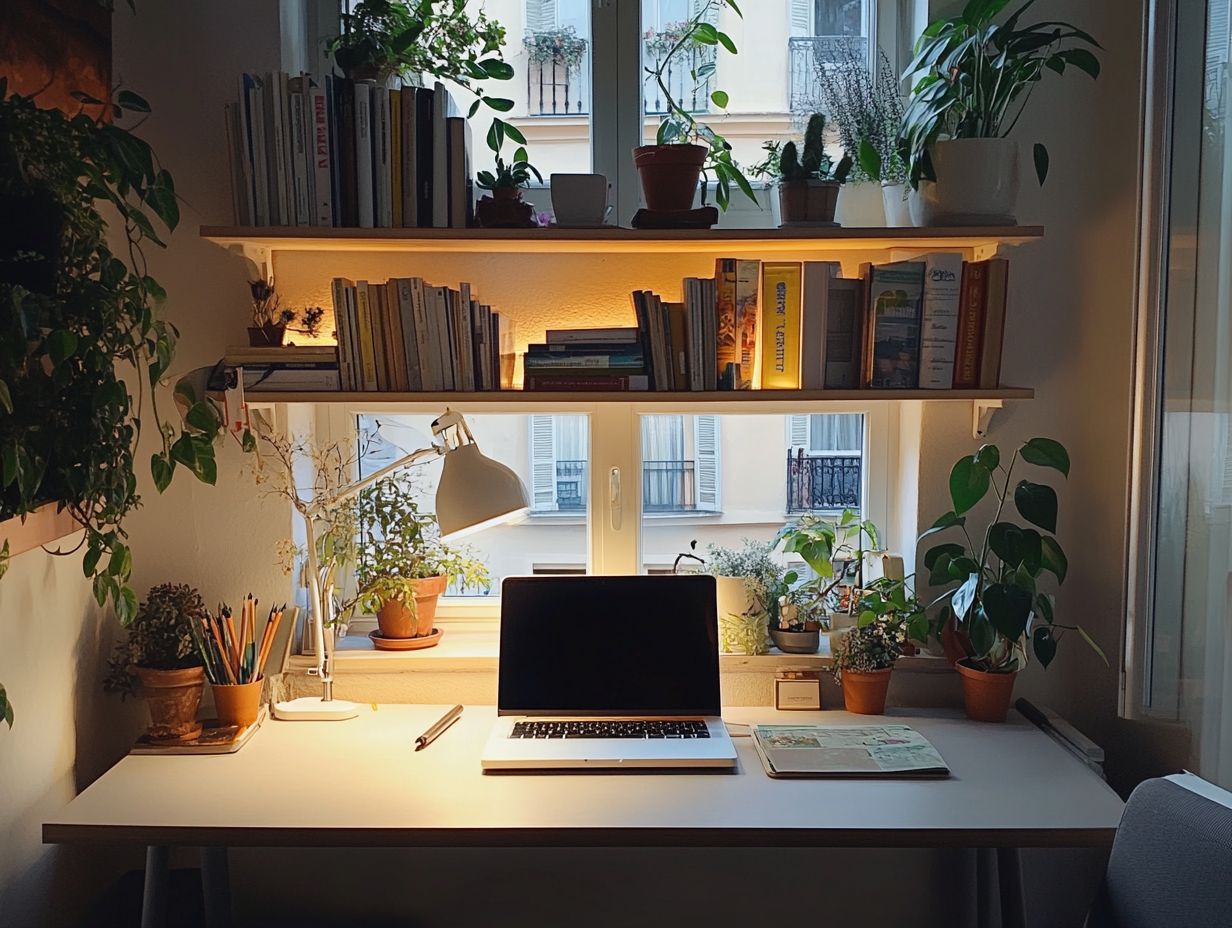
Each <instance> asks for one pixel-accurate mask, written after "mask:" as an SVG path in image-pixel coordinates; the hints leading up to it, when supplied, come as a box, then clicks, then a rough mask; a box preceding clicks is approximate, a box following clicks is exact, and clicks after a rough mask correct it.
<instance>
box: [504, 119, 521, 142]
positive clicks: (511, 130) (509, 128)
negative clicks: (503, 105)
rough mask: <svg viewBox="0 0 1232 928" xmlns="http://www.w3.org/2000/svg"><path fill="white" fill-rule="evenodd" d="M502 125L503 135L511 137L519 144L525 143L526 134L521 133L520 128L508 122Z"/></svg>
mask: <svg viewBox="0 0 1232 928" xmlns="http://www.w3.org/2000/svg"><path fill="white" fill-rule="evenodd" d="M504 127H505V136H506V137H507V138H510V139H513V141H515V142H517V143H518V144H519V145H525V144H526V136H525V135H523V134H522V130H521V129H519V128H518V127H517V126H515V125H514V124H513V123H509V122H507V123H504Z"/></svg>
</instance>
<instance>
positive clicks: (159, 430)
mask: <svg viewBox="0 0 1232 928" xmlns="http://www.w3.org/2000/svg"><path fill="white" fill-rule="evenodd" d="M76 98H77V100H78V101H79V102H80V104H81V105H80V108H79V110H78V111H77V112H75V113H73V114H71V115H70V114H66V113H63V112H60V111H59V110H54V109H42V108H40V107H39V106H38V105H37V103H36V101H35V100H34V99H33V98H32V97H28V96H22V95H20V94H10V93H9V92H8V84H7V81H5V80H4V79H2V78H0V204H2V205H3V206H2V208H3V210H4V211H5V214H6V215H11V216H20V217H21V221H20V222H8V223H6V228H5V230H4V233H3V235H4V247H3V248H0V306H3V307H4V310H3V311H0V329H2V331H0V384H2V386H0V521H4V520H6V519H10V518H23V519H24V518H25V517H26V516H27V515H28V514H30V513H32V512H33V511H34V510H36V509H38V508H39V507H40V506H43V505H46V504H53V505H55V506H57V507H58V508H59V509H60V510H63V511H67V512H68V513H69V514H70V515H71V516H72V518H73V519H74V520H76V522H77V523H78V524H79V525H81V526H82V527H83V528H84V531H85V535H84V541H83V543H82V544H81V545H79V546H77V547H74V548H73V549H72V552H65V553H76V552H78V551H81V552H83V553H82V567H83V569H84V572H85V575H86V577H87V579H89V580H91V581H92V583H93V591H94V595H95V598H96V599H97V601H98V603H99V605H100V606H101V605H103V604H105V603H107V602H108V601H110V602H111V603H112V604H113V605H114V607H115V612H116V615H117V616H118V618H119V619H120V621H121V622H123V623H124V624H127V623H129V622H130V621H132V619H133V617H134V616H135V615H136V613H137V596H136V594H135V593H134V591H133V590H132V589H131V588H130V586H129V577H130V576H131V572H132V553H131V551H130V549H129V547H128V544H127V540H126V535H125V522H126V519H127V517H128V515H129V513H131V512H132V510H133V509H134V508H136V506H137V505H138V504H139V502H140V499H141V498H140V496H139V494H138V486H137V476H136V461H137V460H138V458H139V455H138V453H137V448H138V444H139V442H140V441H141V437H142V426H143V425H144V426H145V429H146V431H147V432H149V433H150V435H151V436H152V437H153V439H154V442H153V448H152V449H149V448H147V450H146V452H145V453H146V454H147V455H149V457H148V458H146V459H147V460H150V469H151V474H152V476H153V479H154V486H155V488H156V489H157V490H158V491H159V492H160V493H161V492H162V491H163V490H165V489H166V488H167V486H168V485H169V484H170V482H171V479H172V474H173V473H174V471H175V468H176V466H177V465H183V466H184V467H185V468H186V469H188V470H190V471H192V472H193V474H194V475H195V476H196V477H197V478H198V479H199V480H201V481H203V482H205V483H210V484H212V483H214V481H215V479H216V477H217V466H216V463H215V457H214V447H213V441H214V438H215V437H216V436H217V434H218V433H219V430H220V428H221V424H222V423H221V419H220V417H219V416H218V414H217V411H216V410H215V408H214V407H213V406H212V405H210V404H209V403H208V402H205V401H200V402H199V401H197V399H196V397H194V396H192V395H190V394H189V392H181V393H180V394H179V396H177V399H178V400H183V401H184V402H185V403H186V406H185V409H186V415H185V421H184V424H183V425H182V426H181V427H179V428H176V427H173V426H172V425H171V423H169V422H167V421H165V420H164V419H163V417H162V414H161V411H160V400H164V401H165V396H166V390H165V388H164V387H163V378H164V377H165V375H166V373H167V370H168V368H169V367H170V366H171V364H172V362H173V360H174V358H175V349H176V340H177V337H178V333H177V332H176V330H175V327H174V326H172V325H170V324H169V323H167V322H166V321H164V320H163V319H161V318H160V314H159V309H158V307H159V304H161V303H162V301H163V300H164V298H165V296H166V294H165V292H164V291H163V288H162V287H161V286H159V284H158V281H157V280H155V279H154V278H153V277H152V276H151V274H150V272H149V269H148V267H147V256H146V254H145V249H146V247H147V246H148V244H149V243H153V244H154V245H157V246H158V247H162V246H163V239H162V237H161V236H162V235H165V234H166V233H165V232H163V231H162V229H163V227H165V228H166V229H167V230H172V229H174V228H175V226H176V225H177V224H178V222H179V203H178V199H177V196H176V192H175V185H174V183H173V181H172V178H171V175H170V174H169V173H168V172H167V171H166V170H165V169H164V168H162V166H161V165H160V164H159V162H158V160H157V158H156V157H155V155H154V153H153V151H152V150H151V149H150V146H149V145H148V144H147V143H146V142H144V141H143V140H142V139H140V138H139V137H137V136H135V135H133V134H132V133H131V132H129V131H128V130H126V129H125V128H124V123H125V122H126V120H127V119H128V118H129V116H130V115H131V114H133V113H145V112H148V111H149V105H148V104H147V103H146V102H145V100H143V99H142V98H141V97H140V96H138V95H137V94H135V93H133V92H132V91H128V90H120V91H118V92H117V93H116V95H115V99H114V100H113V101H106V102H104V101H101V100H96V99H94V98H92V97H89V96H87V95H85V94H80V93H79V94H77V95H76ZM103 112H106V114H107V118H106V119H104V118H103V117H102V115H101V114H102V113H103ZM103 204H105V205H103ZM129 369H131V371H132V375H130V372H129ZM134 375H135V376H134ZM139 382H140V383H145V384H148V385H152V389H144V390H142V389H137V388H136V386H134V385H135V384H137V383H139ZM130 389H131V390H132V392H131V393H130ZM143 447H144V445H143ZM151 450H153V453H152V454H151V453H150V451H151ZM147 503H148V499H147ZM10 710H11V704H10V703H9V702H8V700H7V698H6V700H5V704H4V716H5V717H6V718H7V717H10Z"/></svg>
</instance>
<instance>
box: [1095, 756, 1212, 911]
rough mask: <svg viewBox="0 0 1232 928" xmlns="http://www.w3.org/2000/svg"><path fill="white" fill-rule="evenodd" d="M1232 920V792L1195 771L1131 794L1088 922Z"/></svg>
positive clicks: (1143, 785) (1147, 783)
mask: <svg viewBox="0 0 1232 928" xmlns="http://www.w3.org/2000/svg"><path fill="white" fill-rule="evenodd" d="M1174 925H1175V926H1177V928H1228V926H1229V925H1232V793H1228V792H1226V791H1225V790H1222V789H1219V788H1218V787H1216V786H1212V785H1211V784H1209V783H1207V782H1206V781H1205V780H1202V779H1200V778H1198V777H1196V776H1193V775H1192V774H1180V775H1177V776H1172V777H1165V778H1163V779H1159V780H1147V781H1145V782H1144V783H1141V784H1139V785H1138V788H1137V789H1135V790H1134V791H1133V794H1132V795H1130V797H1129V802H1128V803H1127V804H1126V806H1125V813H1124V815H1123V816H1122V818H1121V825H1120V827H1119V828H1118V829H1117V835H1116V840H1115V841H1114V842H1113V844H1112V856H1111V857H1110V858H1109V860H1108V870H1107V872H1106V873H1105V875H1104V882H1103V885H1102V886H1101V887H1100V891H1099V896H1098V897H1097V898H1096V900H1095V905H1094V907H1093V908H1092V910H1091V913H1090V915H1089V916H1088V918H1087V928H1171V926H1174Z"/></svg>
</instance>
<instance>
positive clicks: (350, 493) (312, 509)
mask: <svg viewBox="0 0 1232 928" xmlns="http://www.w3.org/2000/svg"><path fill="white" fill-rule="evenodd" d="M446 451H448V449H447V448H443V447H441V446H440V445H429V446H428V447H426V448H420V449H419V450H418V451H412V452H411V453H410V454H408V455H405V456H404V457H400V458H398V460H396V461H394V462H393V463H392V464H387V465H386V466H385V467H382V468H381V469H380V470H378V471H377V472H376V473H374V474H369V475H368V476H367V477H365V478H364V479H363V480H360V481H357V482H356V483H353V484H351V485H350V486H349V487H346V488H345V489H343V490H340V491H339V492H338V493H337V494H336V495H335V496H334V497H333V498H332V499H331V500H330V504H331V505H337V504H338V503H345V502H346V501H347V500H349V499H351V498H352V497H354V496H357V495H358V494H360V493H362V492H363V491H364V490H366V489H368V487H370V486H372V485H373V484H374V483H377V482H379V481H381V480H384V479H385V478H386V477H388V476H389V475H390V474H392V473H394V472H395V471H399V470H401V469H402V468H404V467H409V466H411V465H412V464H418V463H419V462H420V461H425V460H427V459H428V458H438V457H442V456H443V455H444V454H445V453H446ZM324 508H325V507H324V506H322V505H321V504H320V503H311V504H309V506H308V515H309V516H312V515H316V514H317V513H319V512H321V511H322V510H323V509H324Z"/></svg>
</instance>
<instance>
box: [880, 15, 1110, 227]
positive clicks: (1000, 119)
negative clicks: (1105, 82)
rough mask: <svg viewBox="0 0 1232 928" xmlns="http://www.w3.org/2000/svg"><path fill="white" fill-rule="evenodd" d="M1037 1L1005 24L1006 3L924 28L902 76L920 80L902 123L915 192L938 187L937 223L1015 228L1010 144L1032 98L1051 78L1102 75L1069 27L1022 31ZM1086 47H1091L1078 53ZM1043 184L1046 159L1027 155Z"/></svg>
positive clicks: (1051, 24)
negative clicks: (927, 184)
mask: <svg viewBox="0 0 1232 928" xmlns="http://www.w3.org/2000/svg"><path fill="white" fill-rule="evenodd" d="M1033 2H1034V0H1025V2H1024V3H1022V4H1021V5H1020V6H1019V7H1018V9H1017V10H1015V11H1014V12H1013V13H1012V14H1010V15H1009V16H1008V17H1007V18H1006V19H1005V20H1004V21H1003V22H1001V23H998V22H996V21H995V20H996V19H997V17H998V16H999V15H1000V14H1001V13H1002V12H1003V11H1004V10H1005V8H1006V7H1007V6H1008V5H1009V0H969V2H968V3H967V4H966V6H965V7H964V8H963V10H962V12H961V13H959V14H958V15H957V16H953V17H950V18H948V19H940V20H937V21H936V22H934V23H932V24H931V25H929V26H928V28H927V29H925V30H924V33H923V34H922V35H921V36H920V38H919V39H918V40H917V41H916V45H915V58H914V60H913V61H912V62H911V64H909V65H908V66H907V70H906V72H905V73H906V74H907V75H910V76H913V77H914V76H915V75H920V76H919V77H918V79H916V83H915V87H914V88H913V89H912V92H911V99H910V100H909V101H908V104H907V109H906V113H905V115H904V121H903V133H902V134H903V137H904V138H905V140H906V141H907V143H908V150H909V166H910V173H909V179H910V183H911V186H912V187H919V185H920V182H921V181H922V180H934V179H935V180H936V188H935V191H934V194H935V198H936V207H935V208H936V210H937V216H936V219H935V221H936V222H938V223H942V224H945V223H950V224H960V225H980V224H984V225H1012V224H1013V223H1014V222H1015V216H1014V213H1015V206H1016V202H1017V198H1018V176H1019V169H1018V143H1017V142H1015V141H1014V140H1013V139H1011V138H1009V136H1010V134H1011V133H1012V132H1013V130H1014V126H1015V125H1016V124H1017V123H1018V119H1019V117H1021V115H1022V112H1023V110H1024V109H1025V107H1026V104H1027V102H1028V101H1029V100H1030V98H1031V92H1032V91H1033V90H1034V89H1035V87H1036V85H1037V84H1038V83H1039V82H1040V80H1041V79H1042V78H1043V77H1044V75H1045V74H1046V73H1047V72H1048V71H1054V72H1056V73H1057V74H1061V75H1064V74H1065V72H1066V70H1067V69H1068V68H1071V67H1072V68H1076V69H1078V70H1079V71H1082V72H1083V73H1085V74H1087V75H1089V76H1090V77H1091V78H1093V79H1094V78H1097V77H1098V76H1099V59H1098V58H1097V57H1096V56H1095V54H1094V53H1093V52H1092V51H1091V48H1090V47H1094V48H1100V45H1099V43H1098V42H1096V41H1095V39H1094V38H1093V37H1092V36H1091V35H1089V34H1088V33H1086V32H1084V31H1082V30H1081V29H1077V28H1075V27H1073V26H1071V25H1069V24H1068V23H1063V22H1056V21H1047V22H1039V23H1035V24H1034V25H1031V26H1020V25H1019V23H1020V21H1021V19H1022V16H1023V14H1024V13H1025V12H1026V11H1027V8H1028V7H1030V6H1031V5H1032V3H1033ZM1085 46H1090V47H1085ZM1033 156H1034V161H1035V172H1036V176H1037V178H1038V179H1039V182H1040V184H1043V183H1044V180H1045V178H1046V177H1047V176H1048V164H1049V159H1048V150H1047V149H1046V148H1045V147H1044V146H1043V144H1041V143H1039V142H1037V143H1035V145H1034V147H1033Z"/></svg>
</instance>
